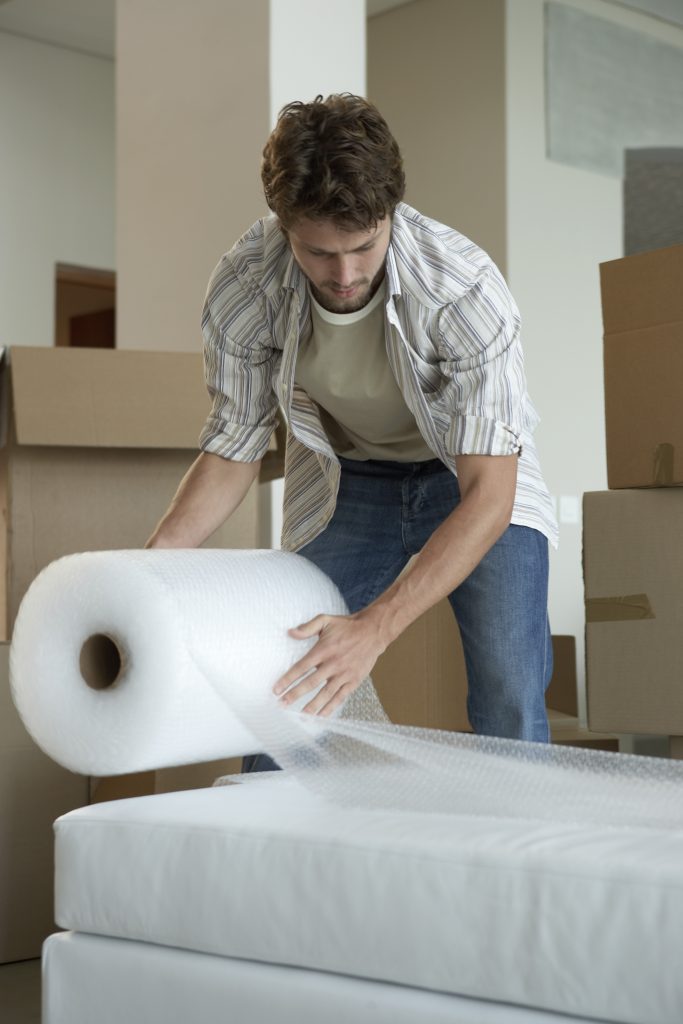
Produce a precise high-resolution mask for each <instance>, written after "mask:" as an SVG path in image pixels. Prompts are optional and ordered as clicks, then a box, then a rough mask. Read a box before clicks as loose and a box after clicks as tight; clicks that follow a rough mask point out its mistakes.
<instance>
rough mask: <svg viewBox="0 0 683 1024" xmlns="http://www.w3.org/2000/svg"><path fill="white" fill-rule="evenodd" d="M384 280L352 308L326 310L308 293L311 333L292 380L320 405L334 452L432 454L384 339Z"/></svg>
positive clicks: (405, 458) (398, 457)
mask: <svg viewBox="0 0 683 1024" xmlns="http://www.w3.org/2000/svg"><path fill="white" fill-rule="evenodd" d="M385 303H386V284H384V283H383V284H382V285H381V286H380V288H378V290H377V292H376V293H375V295H373V297H372V299H371V300H370V302H369V303H368V304H367V306H364V308H363V309H360V310H358V312H357V313H331V312H330V311H329V310H327V309H323V307H322V306H321V305H320V304H319V303H318V302H316V300H315V299H314V298H313V296H312V295H311V319H312V327H313V330H312V333H311V336H310V338H309V339H308V341H307V342H304V343H302V344H301V346H300V348H299V352H298V354H297V361H296V370H295V380H296V383H297V384H298V385H299V386H300V387H302V388H303V389H304V391H305V392H306V394H307V395H308V396H309V398H311V399H313V401H314V402H316V404H317V405H318V407H319V409H320V417H321V420H322V425H323V428H324V429H325V432H326V434H327V436H328V438H329V441H330V444H331V445H332V448H333V450H334V451H335V452H336V454H337V455H342V456H344V458H347V459H389V460H392V461H396V462H423V461H425V460H427V459H433V458H435V455H434V453H433V452H432V451H431V449H430V448H428V446H427V444H426V443H425V441H424V439H423V437H422V435H421V434H420V431H419V430H418V427H417V423H416V422H415V417H414V416H413V414H412V412H411V411H410V409H409V408H408V406H407V405H406V403H405V399H404V398H403V395H402V394H401V391H400V389H399V387H398V385H397V383H396V378H395V377H394V374H393V372H392V369H391V366H390V365H389V359H388V357H387V350H386V343H385V340H384V306H385Z"/></svg>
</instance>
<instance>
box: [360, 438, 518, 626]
mask: <svg viewBox="0 0 683 1024" xmlns="http://www.w3.org/2000/svg"><path fill="white" fill-rule="evenodd" d="M503 469H504V470H507V473H504V474H503V480H502V481H501V480H500V479H487V478H481V477H479V476H475V477H474V478H473V481H472V483H471V485H470V486H467V487H466V488H464V493H463V496H462V500H461V502H460V504H459V505H458V506H457V507H456V508H455V509H454V510H453V512H451V514H450V515H449V516H448V518H447V519H445V520H444V522H443V523H442V524H441V526H439V527H438V528H437V529H436V530H435V531H434V533H433V534H432V536H431V537H430V538H429V540H428V541H427V543H426V544H425V546H424V547H423V548H422V550H421V551H420V552H419V554H418V555H416V557H415V558H414V559H413V561H412V563H411V564H410V566H409V568H408V570H407V571H406V572H405V573H404V574H403V575H402V576H400V577H399V578H398V579H397V580H396V581H395V582H394V583H393V584H392V585H391V586H390V587H389V588H388V589H387V590H385V591H384V593H382V594H381V595H380V596H379V597H378V598H377V599H376V600H375V601H373V602H372V604H370V605H368V606H367V608H366V609H364V611H363V612H361V613H360V614H361V616H363V617H365V616H367V617H368V618H369V619H370V620H372V621H373V622H374V623H375V626H376V628H377V630H378V633H379V635H380V636H381V637H382V639H383V642H385V643H386V645H387V646H388V645H389V644H390V643H391V642H392V641H393V640H395V639H396V638H397V637H398V636H399V635H400V634H401V633H402V632H403V631H404V630H405V629H407V627H408V626H409V625H410V624H411V623H412V622H414V621H415V620H416V619H417V618H419V616H420V615H422V613H423V612H425V611H427V609H429V608H431V607H432V606H433V605H435V604H436V603H437V602H438V601H440V600H441V599H442V598H443V597H446V596H447V595H448V594H450V593H451V591H453V590H454V589H455V588H456V587H458V586H459V585H460V584H461V583H462V582H463V580H465V579H467V577H468V576H469V574H470V573H471V572H472V571H473V570H474V569H475V568H476V566H477V565H478V564H479V562H480V561H481V560H482V558H483V557H484V555H485V554H486V553H487V551H489V550H490V548H491V547H492V546H493V545H494V544H495V543H496V541H497V540H498V539H499V538H500V536H501V535H502V534H503V533H504V531H505V530H506V528H507V527H508V525H509V523H510V516H511V513H512V504H513V500H514V492H515V487H514V485H515V480H516V457H512V458H511V459H510V461H509V462H508V464H507V465H504V466H503ZM505 476H507V478H508V479H505Z"/></svg>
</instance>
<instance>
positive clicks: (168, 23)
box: [116, 0, 270, 351]
mask: <svg viewBox="0 0 683 1024" xmlns="http://www.w3.org/2000/svg"><path fill="white" fill-rule="evenodd" d="M268 32H269V5H268V0H249V3H244V2H243V0H194V2H193V3H192V4H183V3H177V2H173V3H168V0H118V4H117V87H116V98H117V122H116V123H117V270H118V310H117V345H118V346H119V347H120V348H139V349H164V350H175V351H193V350H196V349H197V348H198V347H199V346H200V343H201V334H200V315H201V307H202V301H203V298H204V293H205V291H206V284H207V279H208V277H209V274H210V273H211V270H212V269H213V267H214V266H215V264H216V263H217V261H218V259H219V257H220V256H221V254H222V253H223V252H225V251H226V249H228V248H229V247H230V246H231V245H232V243H233V242H234V241H235V240H236V239H237V238H239V237H240V235H241V234H242V233H243V232H244V231H245V230H246V229H247V228H248V227H249V225H250V224H251V223H252V222H253V221H254V220H255V219H256V218H257V217H258V216H260V215H261V214H262V213H263V212H264V211H265V204H264V201H263V198H262V195H261V188H260V177H259V164H260V157H261V150H262V148H263V144H264V141H265V139H266V136H267V135H268V131H269V118H270V106H269V71H268V60H269V44H268Z"/></svg>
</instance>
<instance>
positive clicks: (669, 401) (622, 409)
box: [600, 245, 683, 489]
mask: <svg viewBox="0 0 683 1024" xmlns="http://www.w3.org/2000/svg"><path fill="white" fill-rule="evenodd" d="M682 280H683V245H675V246H672V247H670V248H667V249H657V250H655V251H653V252H645V253H640V254H638V255H636V256H627V257H626V258H625V259H620V260H612V261H610V262H609V263H602V264H601V265H600V284H601V290H602V312H603V322H604V372H605V426H606V440H607V478H608V486H609V487H610V489H612V488H622V487H671V486H680V485H683V416H681V400H682V398H683V288H682V287H681V281H682Z"/></svg>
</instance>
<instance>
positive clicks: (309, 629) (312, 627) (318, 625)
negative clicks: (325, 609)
mask: <svg viewBox="0 0 683 1024" xmlns="http://www.w3.org/2000/svg"><path fill="white" fill-rule="evenodd" d="M326 622H327V616H326V615H316V617H315V618H314V619H311V620H310V621H309V622H304V623H302V625H300V626H295V627H294V629H290V630H289V635H290V636H293V637H295V638H296V639H297V640H305V639H306V637H309V636H316V635H317V634H318V633H320V632H321V631H322V629H323V627H324V625H325V623H326Z"/></svg>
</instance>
